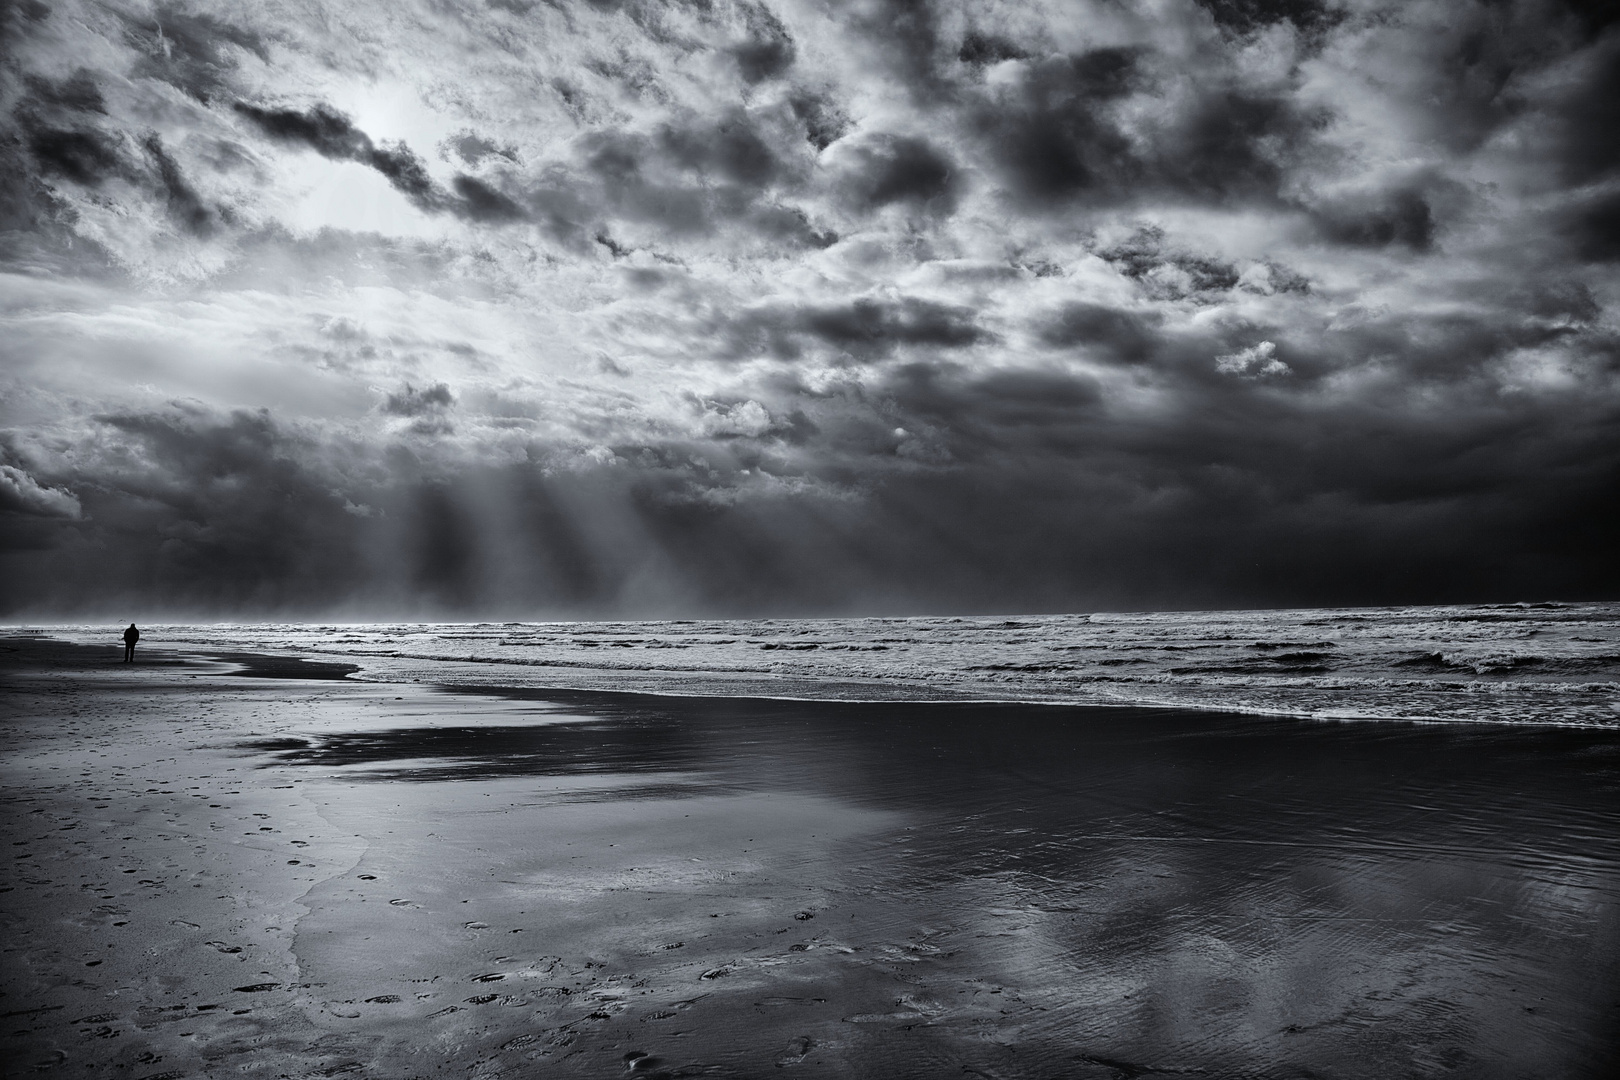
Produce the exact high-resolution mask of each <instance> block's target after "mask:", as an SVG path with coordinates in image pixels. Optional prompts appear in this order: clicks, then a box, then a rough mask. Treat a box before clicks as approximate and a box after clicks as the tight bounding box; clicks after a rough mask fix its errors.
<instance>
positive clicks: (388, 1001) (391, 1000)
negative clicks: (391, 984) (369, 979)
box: [366, 994, 400, 1005]
mask: <svg viewBox="0 0 1620 1080" xmlns="http://www.w3.org/2000/svg"><path fill="white" fill-rule="evenodd" d="M399 1002H400V997H399V995H398V994H378V995H377V996H376V997H368V998H366V1004H367V1005H398V1004H399Z"/></svg>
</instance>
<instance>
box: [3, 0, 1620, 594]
mask: <svg viewBox="0 0 1620 1080" xmlns="http://www.w3.org/2000/svg"><path fill="white" fill-rule="evenodd" d="M1613 9H1614V5H1612V4H1601V3H1594V4H1573V3H1566V2H1562V0H1517V2H1515V0H1497V2H1490V3H1471V2H1462V0H1458V2H1423V0H1415V2H1407V0H1403V2H1389V3H1371V2H1362V0H1346V2H1343V3H1338V2H1333V0H1323V2H1318V0H1199V2H1194V0H1144V2H1140V3H1138V2H1133V0H1098V2H1085V0H1068V2H1040V0H1018V2H1016V3H1014V2H1007V3H992V2H972V0H966V2H953V0H939V2H926V0H850V2H844V0H767V2H759V3H736V2H730V0H688V2H686V3H680V2H674V0H671V2H667V3H657V2H651V0H639V2H638V0H626V2H612V0H601V2H594V3H593V2H585V0H551V2H530V0H485V2H479V0H390V2H388V3H374V2H370V3H344V2H337V0H334V2H327V3H314V2H306V3H298V2H274V0H271V2H260V3H253V4H238V3H200V2H199V3H178V4H158V5H152V4H146V3H139V2H126V0H108V2H94V3H93V2H76V0H13V2H11V3H8V4H6V5H4V7H3V9H0V10H3V11H4V13H5V14H4V28H3V31H0V33H3V35H4V38H3V41H4V45H3V50H0V51H3V54H4V57H5V59H4V65H3V70H0V80H3V99H0V100H3V116H4V120H3V130H0V169H3V175H4V177H5V182H4V184H3V185H0V229H3V233H0V236H3V239H0V245H3V246H0V262H3V267H0V271H3V273H4V279H3V283H0V319H3V323H0V549H3V550H0V577H3V583H0V611H4V612H7V613H11V614H12V615H14V616H21V615H34V616H42V615H49V614H60V615H70V614H76V613H90V612H94V613H105V614H108V615H112V616H115V617H141V616H149V615H171V614H188V613H198V614H208V613H215V614H238V615H272V614H279V615H322V614H330V615H333V616H344V615H347V616H365V615H379V616H383V615H407V616H408V615H420V616H430V615H437V614H449V615H456V616H461V617H483V616H490V617H494V616H502V617H522V616H537V617H544V616H568V615H586V616H616V615H672V616H680V615H699V614H727V613H731V614H752V613H780V614H841V613H906V612H952V611H960V612H998V611H1006V612H1013V611H1037V610H1041V611H1063V610H1087V609H1096V608H1116V609H1117V608H1140V607H1161V608H1162V607H1207V606H1276V605H1296V604H1319V603H1395V602H1426V601H1454V600H1456V601H1472V600H1500V599H1508V600H1511V599H1521V598H1522V599H1541V598H1560V597H1561V598H1604V597H1616V596H1620V571H1617V569H1616V568H1617V567H1620V558H1617V557H1616V553H1617V551H1620V528H1617V525H1616V519H1617V517H1620V515H1617V513H1616V507H1615V503H1616V497H1617V495H1620V284H1617V283H1620V274H1617V273H1616V261H1617V259H1620V136H1617V132H1620V25H1615V24H1612V23H1611V22H1610V21H1609V20H1610V19H1611V18H1612V15H1606V14H1605V12H1612V11H1613Z"/></svg>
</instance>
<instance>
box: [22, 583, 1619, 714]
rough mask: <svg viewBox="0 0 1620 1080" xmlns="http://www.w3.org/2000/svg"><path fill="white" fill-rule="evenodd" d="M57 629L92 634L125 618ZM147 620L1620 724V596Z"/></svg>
mask: <svg viewBox="0 0 1620 1080" xmlns="http://www.w3.org/2000/svg"><path fill="white" fill-rule="evenodd" d="M52 631H53V632H55V633H58V634H61V635H62V636H65V637H68V638H70V639H74V640H84V641H91V640H105V639H106V638H107V636H108V633H109V631H108V630H107V629H106V628H103V627H89V626H67V627H57V628H52ZM146 635H147V636H146V638H144V639H143V640H145V641H148V642H150V643H151V644H153V645H160V644H162V643H164V642H167V643H171V644H174V645H181V646H186V647H190V648H195V649H201V650H209V649H214V650H218V651H221V652H226V651H240V650H247V649H251V650H273V651H287V652H294V653H300V654H309V655H312V656H320V657H323V658H341V659H343V660H346V661H348V662H350V663H354V664H358V665H359V666H360V668H361V670H360V672H359V674H358V675H357V676H356V677H357V678H361V679H368V680H376V681H399V680H405V681H412V680H414V681H420V682H434V683H445V684H456V685H464V686H465V685H490V686H494V685H501V686H527V687H558V688H570V689H597V690H627V691H638V692H646V693H658V694H696V695H708V694H721V695H743V696H757V697H797V698H812V699H815V698H826V699H837V700H902V699H903V700H1000V701H1007V700H1013V701H1031V702H1053V703H1073V704H1086V705H1158V706H1176V707H1191V708H1202V709H1221V710H1233V711H1242V712H1255V713H1268V714H1277V715H1288V716H1302V717H1317V718H1325V719H1350V718H1357V719H1406V720H1437V721H1471V722H1485V723H1538V724H1575V725H1582V726H1601V727H1620V604H1522V605H1481V606H1476V607H1408V608H1362V609H1307V610H1295V611H1229V612H1160V613H1134V614H1131V613H1122V614H1108V613H1092V614H1086V615H1047V616H1027V617H1019V618H1007V617H1005V616H999V617H984V618H967V617H956V618H927V617H919V618H903V619H894V618H888V619H882V618H875V619H755V620H680V621H649V622H545V623H538V622H537V623H520V622H503V623H444V624H420V623H418V624H407V623H396V624H342V625H339V624H320V625H317V624H290V623H281V624H270V623H261V624H219V625H212V626H200V625H173V626H152V627H148V628H146ZM114 636H116V635H114Z"/></svg>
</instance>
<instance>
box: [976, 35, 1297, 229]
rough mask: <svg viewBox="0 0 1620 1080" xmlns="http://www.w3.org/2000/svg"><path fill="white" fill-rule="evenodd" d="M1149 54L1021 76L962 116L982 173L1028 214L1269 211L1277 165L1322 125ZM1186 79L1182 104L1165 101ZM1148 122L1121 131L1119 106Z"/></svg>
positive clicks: (1045, 65)
mask: <svg viewBox="0 0 1620 1080" xmlns="http://www.w3.org/2000/svg"><path fill="white" fill-rule="evenodd" d="M1166 64H1167V60H1166V58H1164V57H1160V56H1155V55H1154V54H1153V53H1152V52H1151V51H1150V50H1145V49H1142V48H1136V47H1130V48H1120V47H1110V48H1103V49H1095V50H1092V51H1090V52H1085V53H1077V54H1073V55H1068V56H1053V57H1046V58H1043V59H1041V60H1038V61H1034V62H1031V63H1029V64H1027V65H1025V67H1024V69H1023V70H1022V71H1021V72H1020V76H1019V78H1018V79H1017V80H1016V81H1013V82H1008V83H1002V84H1000V85H998V86H997V87H996V88H995V89H994V90H992V91H988V92H986V93H984V94H982V95H981V96H980V98H979V100H978V101H977V103H976V104H975V105H973V106H972V108H971V110H970V113H969V115H970V117H971V122H972V124H973V127H974V129H975V131H976V134H977V135H978V137H979V140H980V142H981V144H982V145H983V147H984V149H985V152H986V155H987V160H986V165H988V166H989V167H990V168H992V169H994V170H995V171H997V172H998V173H999V174H1000V175H1001V177H1002V178H1003V179H1004V181H1005V182H1006V185H1007V190H1008V193H1009V194H1011V195H1013V196H1014V197H1016V198H1018V199H1019V200H1020V201H1022V202H1025V203H1028V204H1030V205H1031V206H1057V205H1064V204H1067V203H1070V202H1076V201H1079V202H1083V203H1088V204H1093V205H1106V204H1110V203H1118V202H1130V201H1136V200H1140V199H1141V198H1143V197H1144V196H1146V195H1149V194H1156V195H1159V196H1164V195H1172V196H1181V197H1193V198H1197V199H1201V200H1210V201H1213V202H1215V203H1216V204H1219V203H1222V202H1226V201H1229V200H1255V199H1259V200H1274V199H1276V198H1277V197H1278V196H1279V192H1280V187H1281V183H1282V178H1283V176H1284V175H1285V168H1286V165H1287V163H1288V161H1289V160H1290V159H1291V158H1292V157H1293V156H1295V155H1296V154H1298V153H1299V152H1301V151H1302V149H1303V148H1304V147H1306V146H1307V145H1308V144H1309V143H1310V141H1311V139H1312V135H1313V133H1314V132H1315V131H1316V130H1318V129H1319V128H1320V127H1321V125H1322V124H1323V123H1324V122H1325V119H1326V116H1325V114H1324V113H1322V112H1320V111H1319V110H1315V109H1302V108H1300V107H1299V106H1298V105H1297V104H1295V103H1294V102H1292V101H1291V100H1290V99H1288V98H1287V97H1285V96H1283V95H1281V94H1280V93H1277V92H1275V91H1270V90H1261V89H1255V88H1247V87H1244V86H1241V85H1237V84H1235V83H1234V82H1233V81H1232V79H1231V77H1230V75H1229V74H1226V73H1222V72H1220V71H1218V70H1217V71H1213V72H1210V73H1207V74H1204V73H1200V72H1198V71H1197V70H1196V69H1194V70H1193V71H1191V72H1188V71H1178V70H1175V69H1172V68H1169V67H1167V66H1166ZM1188 76H1191V77H1193V78H1195V79H1197V80H1198V81H1197V82H1196V83H1195V84H1194V87H1193V89H1192V92H1191V93H1178V94H1176V95H1168V94H1166V89H1167V88H1168V87H1172V86H1174V85H1175V84H1176V83H1177V82H1178V80H1181V79H1184V78H1186V77H1188ZM1147 102H1153V103H1154V111H1155V113H1156V114H1157V115H1154V116H1153V117H1152V118H1150V119H1148V120H1147V121H1146V122H1145V123H1144V122H1142V121H1134V122H1133V121H1127V120H1126V117H1127V116H1129V115H1132V113H1131V111H1130V108H1129V106H1132V105H1135V104H1139V103H1147Z"/></svg>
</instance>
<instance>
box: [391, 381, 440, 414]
mask: <svg viewBox="0 0 1620 1080" xmlns="http://www.w3.org/2000/svg"><path fill="white" fill-rule="evenodd" d="M454 403H455V397H454V395H452V394H451V393H450V387H448V386H446V385H445V384H444V383H434V384H433V385H432V386H429V387H425V388H424V389H421V390H418V389H416V387H414V386H412V385H411V384H410V383H406V384H405V388H404V389H403V390H401V391H399V392H398V393H396V394H389V395H388V400H387V401H385V402H383V412H385V413H390V414H392V415H394V416H421V415H423V414H424V413H435V412H442V411H443V410H445V409H448V408H449V407H450V406H451V405H453V404H454Z"/></svg>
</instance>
